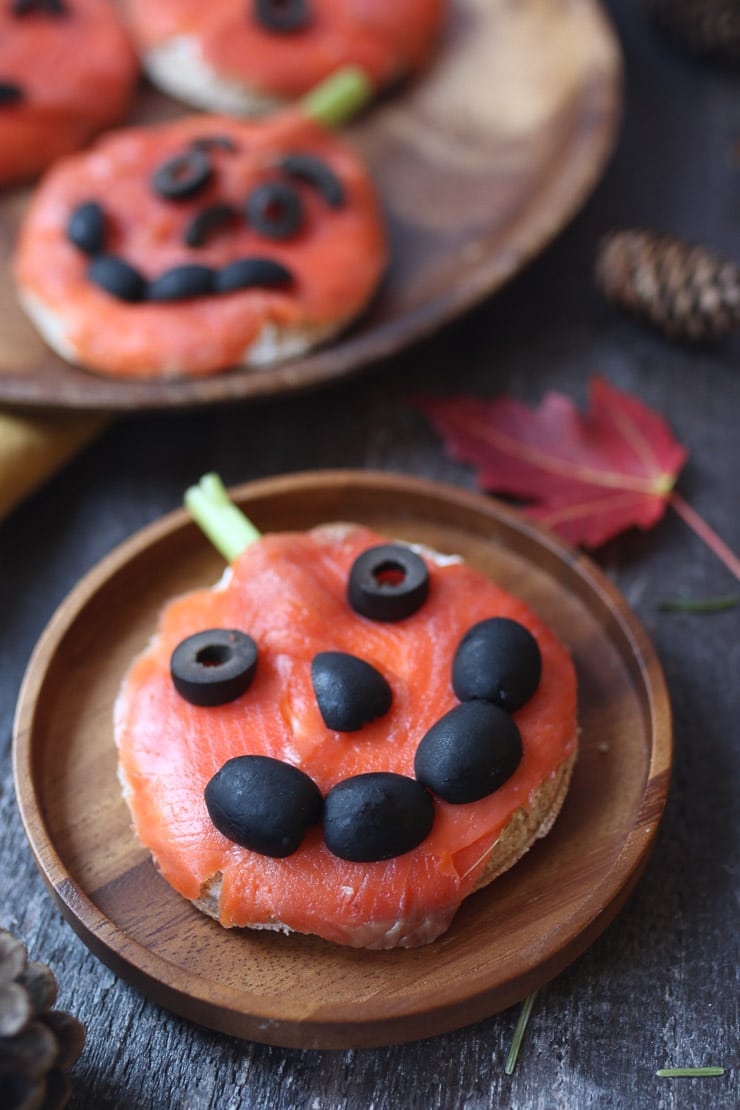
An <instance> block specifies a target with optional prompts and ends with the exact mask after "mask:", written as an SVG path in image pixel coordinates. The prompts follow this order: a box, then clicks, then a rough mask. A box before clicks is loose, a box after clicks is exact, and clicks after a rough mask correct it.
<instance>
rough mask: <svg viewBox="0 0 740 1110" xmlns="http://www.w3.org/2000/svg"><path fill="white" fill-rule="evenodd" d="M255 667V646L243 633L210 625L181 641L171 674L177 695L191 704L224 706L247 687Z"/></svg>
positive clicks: (171, 665) (171, 661)
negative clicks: (210, 626)
mask: <svg viewBox="0 0 740 1110" xmlns="http://www.w3.org/2000/svg"><path fill="white" fill-rule="evenodd" d="M256 669H257V645H256V643H255V642H254V640H253V639H252V637H251V636H248V635H247V633H246V632H240V631H239V630H238V629H234V628H209V629H206V631H204V632H196V633H195V634H194V635H193V636H188V637H187V639H185V640H182V641H181V642H180V643H179V644H178V645H177V647H176V648H175V650H174V651H173V653H172V658H171V660H170V673H171V675H172V681H173V684H174V686H175V689H176V690H177V692H178V694H180V696H181V697H183V698H184V699H185V701H188V702H190V704H191V705H202V706H213V705H224V704H225V703H226V702H229V701H235V700H236V698H238V697H240V696H241V695H242V694H243V693H244V691H245V690H246V689H247V687H248V686H249V684H250V683H251V681H252V679H253V678H254V674H255V671H256Z"/></svg>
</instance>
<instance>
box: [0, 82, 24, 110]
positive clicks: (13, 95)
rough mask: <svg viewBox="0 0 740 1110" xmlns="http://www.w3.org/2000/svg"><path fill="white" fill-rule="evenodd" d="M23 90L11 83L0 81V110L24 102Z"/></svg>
mask: <svg viewBox="0 0 740 1110" xmlns="http://www.w3.org/2000/svg"><path fill="white" fill-rule="evenodd" d="M24 99H25V98H24V95H23V89H22V88H21V87H20V85H14V84H13V83H12V82H11V81H0V108H2V107H3V106H4V105H7V104H20V102H21V100H24Z"/></svg>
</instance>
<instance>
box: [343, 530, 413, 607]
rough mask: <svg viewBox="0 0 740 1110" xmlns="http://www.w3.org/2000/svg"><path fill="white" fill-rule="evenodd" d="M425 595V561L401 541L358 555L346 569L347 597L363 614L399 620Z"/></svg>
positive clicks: (373, 548) (370, 549)
mask: <svg viewBox="0 0 740 1110" xmlns="http://www.w3.org/2000/svg"><path fill="white" fill-rule="evenodd" d="M428 596H429V571H428V570H427V566H426V563H425V562H424V560H423V559H422V558H421V556H420V555H417V554H416V552H415V551H412V550H411V548H410V547H405V546H404V545H403V544H397V543H384V544H379V545H378V546H377V547H371V548H368V550H367V551H363V553H362V554H361V555H359V556H358V557H357V558H356V559H355V561H354V563H353V564H352V569H351V570H350V573H349V583H348V586H347V599H348V601H349V603H350V605H351V606H352V608H353V609H354V610H355V612H356V613H360V614H361V615H362V616H363V617H369V619H370V620H373V621H400V620H403V619H404V617H409V616H411V614H412V613H415V612H416V610H417V609H419V608H421V606H422V605H423V604H424V602H425V601H426V599H427V597H428Z"/></svg>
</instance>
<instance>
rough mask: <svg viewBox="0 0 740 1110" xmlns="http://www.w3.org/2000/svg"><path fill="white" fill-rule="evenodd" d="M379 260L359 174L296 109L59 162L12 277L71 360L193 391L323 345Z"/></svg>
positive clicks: (209, 121)
mask: <svg viewBox="0 0 740 1110" xmlns="http://www.w3.org/2000/svg"><path fill="white" fill-rule="evenodd" d="M75 221H77V223H75ZM85 221H87V222H85ZM80 222H81V223H82V233H78V231H77V224H79V223H80ZM387 258H388V245H387V237H386V230H385V222H384V218H383V214H382V211H381V208H380V205H379V202H378V199H377V196H376V193H375V190H374V188H373V185H372V182H371V180H370V176H369V174H368V172H367V170H366V169H365V166H364V164H363V163H362V161H361V160H360V159H359V157H358V156H357V155H356V154H355V153H354V152H353V151H352V150H351V148H349V147H348V146H347V145H346V144H345V143H344V142H342V140H341V139H339V138H337V136H336V135H334V134H332V133H331V132H329V131H328V130H326V128H324V127H322V126H321V125H320V124H319V123H317V122H315V121H314V120H313V119H311V118H309V117H308V116H307V115H306V114H304V112H303V111H302V110H300V109H299V108H294V109H291V110H286V111H285V112H283V113H281V114H279V115H276V116H274V117H271V118H270V119H269V120H264V121H237V120H233V119H227V118H225V117H221V116H207V115H193V116H188V117H184V118H180V119H178V120H175V121H171V122H169V123H165V124H161V125H158V126H149V127H134V128H124V129H121V130H118V131H116V132H111V133H109V134H108V135H106V136H104V137H103V138H101V139H100V140H98V141H97V142H96V143H94V144H93V145H92V146H91V147H90V148H89V149H88V150H87V151H85V152H83V153H81V154H78V155H74V156H71V157H70V158H67V159H63V160H62V161H60V162H58V163H57V165H56V166H55V167H53V169H52V170H51V171H49V173H48V174H47V176H46V177H45V178H44V180H43V181H42V183H41V185H40V186H39V188H38V189H37V191H36V193H35V195H34V198H33V200H32V203H31V205H30V208H29V210H28V212H27V214H26V216H25V218H24V220H23V222H22V225H21V228H20V231H19V236H18V241H17V247H16V252H15V258H14V274H15V280H16V284H17V287H18V290H19V296H20V298H21V301H22V303H23V305H24V307H25V308H26V309H27V311H28V313H29V315H30V316H31V318H32V319H33V321H34V322H35V324H36V325H37V327H38V328H39V329H40V331H41V333H42V334H43V335H44V336H45V338H46V339H47V341H48V342H49V343H50V344H51V345H52V346H53V347H54V348H55V349H56V350H57V351H58V353H59V354H60V355H61V356H62V357H63V358H65V359H67V360H68V361H71V362H78V363H80V364H81V365H83V366H85V367H87V368H88V369H91V370H93V371H96V372H98V373H101V374H106V375H111V376H116V377H123V378H132V377H133V378H142V377H143V378H151V377H173V376H185V377H186V376H203V375H209V374H214V373H217V372H220V371H223V370H225V369H229V368H232V367H234V366H237V365H239V364H246V365H249V366H255V367H260V366H264V365H268V364H272V363H274V362H276V361H278V360H281V359H285V358H288V357H291V356H297V355H299V354H302V353H304V352H305V351H306V350H308V349H310V348H311V347H313V346H314V345H315V344H317V343H318V342H321V341H325V340H327V339H328V338H329V337H330V336H332V335H334V334H336V333H337V332H338V331H339V330H341V329H342V328H344V327H346V326H347V325H348V324H349V323H350V322H351V321H352V320H353V319H354V318H355V317H356V316H357V315H358V314H359V313H360V312H362V311H363V309H364V308H365V307H366V305H367V304H368V302H369V300H370V298H371V297H372V295H373V294H374V292H375V290H376V288H377V286H378V284H379V282H380V280H381V277H382V275H383V273H384V271H385V267H386V264H387ZM235 273H236V280H231V278H230V275H231V276H233V275H234V274H235ZM242 274H246V276H245V277H243V278H242V277H241V275H242ZM121 275H122V280H123V285H121V284H120V283H119V279H120V278H121ZM227 279H228V280H227ZM193 281H195V285H193V284H192V282H193ZM183 282H184V283H185V284H184V285H183ZM127 283H128V284H127ZM131 283H133V284H131ZM168 283H169V284H168ZM178 283H179V284H178Z"/></svg>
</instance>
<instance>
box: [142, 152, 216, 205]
mask: <svg viewBox="0 0 740 1110" xmlns="http://www.w3.org/2000/svg"><path fill="white" fill-rule="evenodd" d="M212 175H213V167H212V165H211V160H210V158H209V157H208V151H207V150H204V149H203V147H202V146H191V147H190V148H189V149H188V150H186V151H184V152H183V153H182V154H178V155H176V156H175V157H174V158H170V160H169V161H168V162H165V163H164V165H162V166H160V167H159V169H158V170H156V172H155V173H154V175H153V177H152V186H153V188H154V191H155V193H158V194H159V195H160V196H161V197H163V198H164V199H165V200H189V199H190V198H191V197H194V196H196V195H197V194H198V193H199V192H200V191H201V190H202V189H204V188H205V187H206V185H207V184H208V183H209V181H210V180H211V177H212Z"/></svg>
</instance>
